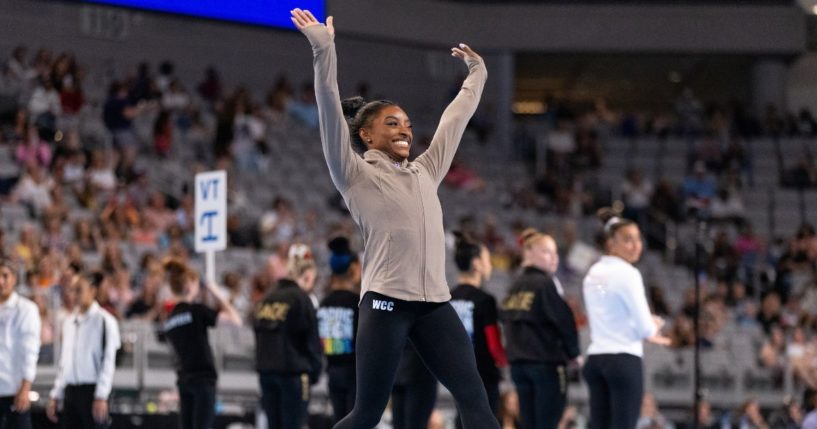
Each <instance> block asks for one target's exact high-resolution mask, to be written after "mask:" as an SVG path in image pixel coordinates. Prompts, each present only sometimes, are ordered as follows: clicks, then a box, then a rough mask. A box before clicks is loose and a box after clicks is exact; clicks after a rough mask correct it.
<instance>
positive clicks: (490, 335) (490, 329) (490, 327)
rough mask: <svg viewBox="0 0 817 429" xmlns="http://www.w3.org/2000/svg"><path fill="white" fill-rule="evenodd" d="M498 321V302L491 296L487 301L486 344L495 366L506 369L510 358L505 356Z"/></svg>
mask: <svg viewBox="0 0 817 429" xmlns="http://www.w3.org/2000/svg"><path fill="white" fill-rule="evenodd" d="M498 320H499V316H498V314H497V308H496V300H495V299H494V297H492V296H489V297H488V299H486V300H485V328H484V331H485V342H486V343H487V346H488V352H489V353H490V354H491V358H492V359H493V361H494V365H496V367H497V368H505V367H506V366H508V356H507V355H506V354H505V347H503V346H502V332H501V331H500V329H499V322H498Z"/></svg>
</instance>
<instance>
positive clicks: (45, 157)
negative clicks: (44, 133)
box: [14, 125, 52, 168]
mask: <svg viewBox="0 0 817 429" xmlns="http://www.w3.org/2000/svg"><path fill="white" fill-rule="evenodd" d="M14 155H15V156H14V157H15V159H16V161H17V164H19V165H20V166H21V167H32V166H36V167H41V168H48V167H49V166H50V165H51V160H52V150H51V145H50V144H48V142H47V141H45V140H43V139H42V138H41V137H40V135H39V134H38V133H37V128H36V127H35V126H33V125H32V126H30V127H28V131H27V133H26V134H25V138H24V139H21V140H19V142H18V144H17V148H16V149H15V151H14Z"/></svg>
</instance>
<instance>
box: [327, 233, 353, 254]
mask: <svg viewBox="0 0 817 429" xmlns="http://www.w3.org/2000/svg"><path fill="white" fill-rule="evenodd" d="M328 246H329V250H331V251H332V253H337V254H349V253H352V249H351V247H349V239H348V238H346V237H335V238H333V239H331V240H329V243H328Z"/></svg>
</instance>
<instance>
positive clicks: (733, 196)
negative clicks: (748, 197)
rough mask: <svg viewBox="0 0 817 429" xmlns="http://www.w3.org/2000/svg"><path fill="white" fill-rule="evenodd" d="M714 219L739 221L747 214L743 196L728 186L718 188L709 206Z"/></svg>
mask: <svg viewBox="0 0 817 429" xmlns="http://www.w3.org/2000/svg"><path fill="white" fill-rule="evenodd" d="M709 212H710V215H711V216H712V219H713V220H719V221H728V222H734V223H739V222H740V221H742V220H743V218H744V216H745V209H744V205H743V198H741V196H740V194H738V193H735V192H731V191H729V190H728V189H726V188H721V189H719V190H718V193H717V195H716V196H715V198H713V199H712V203H711V204H710V208H709Z"/></svg>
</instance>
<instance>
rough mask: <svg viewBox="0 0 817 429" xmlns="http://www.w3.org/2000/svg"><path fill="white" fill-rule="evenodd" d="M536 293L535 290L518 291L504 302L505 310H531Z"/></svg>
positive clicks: (503, 307)
mask: <svg viewBox="0 0 817 429" xmlns="http://www.w3.org/2000/svg"><path fill="white" fill-rule="evenodd" d="M534 297H535V294H534V293H533V292H517V293H515V294H512V295H511V296H509V297H508V298H506V299H505V301H504V302H503V303H502V309H503V310H505V311H530V309H531V306H532V305H533V299H534Z"/></svg>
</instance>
